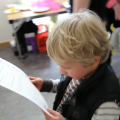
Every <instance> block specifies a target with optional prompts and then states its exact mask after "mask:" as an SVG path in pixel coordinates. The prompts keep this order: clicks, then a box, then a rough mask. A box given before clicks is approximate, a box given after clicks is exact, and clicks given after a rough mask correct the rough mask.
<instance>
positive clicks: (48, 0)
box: [32, 0, 60, 10]
mask: <svg viewBox="0 0 120 120" xmlns="http://www.w3.org/2000/svg"><path fill="white" fill-rule="evenodd" d="M32 6H33V7H35V6H36V7H49V8H50V9H51V10H58V9H59V8H60V3H59V2H55V1H53V0H44V1H39V0H38V1H37V2H32Z"/></svg>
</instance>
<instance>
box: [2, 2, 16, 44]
mask: <svg viewBox="0 0 120 120" xmlns="http://www.w3.org/2000/svg"><path fill="white" fill-rule="evenodd" d="M14 2H17V0H1V1H0V42H5V41H9V40H12V39H13V37H12V33H13V30H12V26H11V25H10V24H9V22H8V20H7V15H6V14H4V10H5V9H6V7H5V6H6V5H7V4H11V3H14Z"/></svg>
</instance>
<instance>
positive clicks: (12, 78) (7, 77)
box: [0, 58, 50, 115]
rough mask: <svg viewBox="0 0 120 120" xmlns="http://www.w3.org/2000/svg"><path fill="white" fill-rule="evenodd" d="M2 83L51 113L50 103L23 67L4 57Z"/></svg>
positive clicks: (0, 71) (0, 65) (1, 71)
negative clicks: (20, 67) (49, 109)
mask: <svg viewBox="0 0 120 120" xmlns="http://www.w3.org/2000/svg"><path fill="white" fill-rule="evenodd" d="M0 85H1V86H3V87H5V88H7V89H9V90H11V91H13V92H15V93H18V94H19V95H22V96H23V97H25V98H27V99H29V100H30V101H32V102H33V103H35V104H36V105H38V106H39V107H40V108H41V109H42V110H43V111H45V112H46V113H47V114H49V115H50V113H49V112H48V111H47V110H46V108H48V105H47V103H46V101H45V99H44V98H43V96H42V95H41V93H40V91H39V90H38V89H37V88H36V87H35V86H34V85H33V84H32V83H31V81H30V79H29V78H28V76H27V75H26V74H25V73H24V72H23V71H22V70H21V69H19V68H18V67H16V66H15V65H13V64H11V63H9V62H7V61H6V60H4V59H2V58H0Z"/></svg>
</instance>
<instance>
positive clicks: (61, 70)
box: [60, 67, 67, 75]
mask: <svg viewBox="0 0 120 120" xmlns="http://www.w3.org/2000/svg"><path fill="white" fill-rule="evenodd" d="M60 73H61V74H64V75H67V72H66V70H65V69H64V68H63V67H60Z"/></svg>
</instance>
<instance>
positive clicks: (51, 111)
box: [47, 108, 57, 116]
mask: <svg viewBox="0 0 120 120" xmlns="http://www.w3.org/2000/svg"><path fill="white" fill-rule="evenodd" d="M47 111H48V112H49V113H50V114H51V115H53V116H56V115H57V112H56V111H54V110H51V109H50V108H47Z"/></svg>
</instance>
